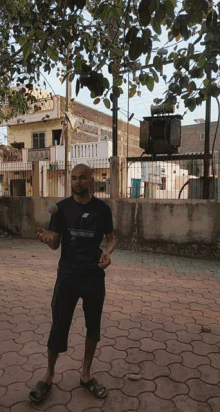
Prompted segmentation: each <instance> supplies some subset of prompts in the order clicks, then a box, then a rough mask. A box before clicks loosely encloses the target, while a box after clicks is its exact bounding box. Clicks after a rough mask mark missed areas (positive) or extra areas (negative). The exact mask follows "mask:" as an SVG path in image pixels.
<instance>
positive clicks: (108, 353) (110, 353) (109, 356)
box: [97, 346, 127, 362]
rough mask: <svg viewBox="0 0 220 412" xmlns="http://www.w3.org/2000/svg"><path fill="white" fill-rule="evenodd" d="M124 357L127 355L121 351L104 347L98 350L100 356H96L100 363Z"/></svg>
mask: <svg viewBox="0 0 220 412" xmlns="http://www.w3.org/2000/svg"><path fill="white" fill-rule="evenodd" d="M126 356H127V354H126V352H125V351H123V350H117V349H115V348H114V347H112V346H104V347H103V348H100V354H99V355H97V358H98V359H99V360H100V361H102V362H110V361H111V360H114V359H119V358H122V359H124V358H126Z"/></svg>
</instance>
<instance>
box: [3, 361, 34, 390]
mask: <svg viewBox="0 0 220 412" xmlns="http://www.w3.org/2000/svg"><path fill="white" fill-rule="evenodd" d="M30 378H31V373H30V372H26V371H24V370H23V369H22V368H21V366H8V367H7V368H5V369H4V373H3V375H2V376H1V378H0V385H2V386H7V385H10V384H11V383H16V382H26V381H28V380H29V379H30Z"/></svg>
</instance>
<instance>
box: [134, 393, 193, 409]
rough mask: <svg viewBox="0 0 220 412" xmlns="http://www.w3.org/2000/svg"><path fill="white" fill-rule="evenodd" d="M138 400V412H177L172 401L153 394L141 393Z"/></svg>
mask: <svg viewBox="0 0 220 412" xmlns="http://www.w3.org/2000/svg"><path fill="white" fill-rule="evenodd" d="M138 399H139V401H140V406H139V408H138V412H177V411H175V407H174V404H173V402H172V401H170V400H164V399H160V398H158V397H157V396H156V395H154V394H153V393H141V394H140V395H139V396H138ZM178 412H179V411H178ZM184 412H186V411H184ZM190 412H191V411H190Z"/></svg>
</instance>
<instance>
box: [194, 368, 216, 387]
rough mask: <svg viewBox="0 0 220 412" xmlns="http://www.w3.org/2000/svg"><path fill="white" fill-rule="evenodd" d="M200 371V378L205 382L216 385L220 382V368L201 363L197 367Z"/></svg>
mask: <svg viewBox="0 0 220 412" xmlns="http://www.w3.org/2000/svg"><path fill="white" fill-rule="evenodd" d="M198 370H199V371H200V372H201V377H200V378H201V380H202V381H203V382H206V383H210V384H213V385H217V384H218V383H220V369H216V368H213V367H212V366H210V365H202V366H199V367H198Z"/></svg>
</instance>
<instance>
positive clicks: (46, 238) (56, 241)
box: [37, 227, 62, 250]
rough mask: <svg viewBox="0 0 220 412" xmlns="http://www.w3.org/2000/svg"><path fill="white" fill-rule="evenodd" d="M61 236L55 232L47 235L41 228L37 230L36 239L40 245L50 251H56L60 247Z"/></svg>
mask: <svg viewBox="0 0 220 412" xmlns="http://www.w3.org/2000/svg"><path fill="white" fill-rule="evenodd" d="M61 235H62V234H61V233H56V232H51V233H49V232H48V231H47V230H46V229H43V228H41V227H38V228H37V238H38V239H39V240H40V241H41V242H42V243H45V244H47V245H48V246H49V247H50V248H51V249H52V250H56V249H58V247H59V246H60V240H61Z"/></svg>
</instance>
